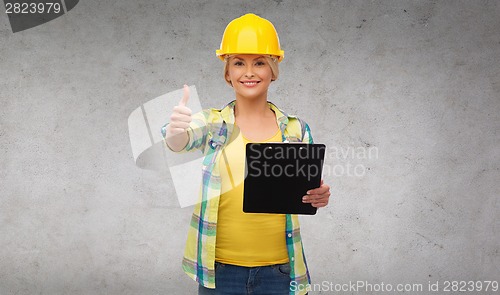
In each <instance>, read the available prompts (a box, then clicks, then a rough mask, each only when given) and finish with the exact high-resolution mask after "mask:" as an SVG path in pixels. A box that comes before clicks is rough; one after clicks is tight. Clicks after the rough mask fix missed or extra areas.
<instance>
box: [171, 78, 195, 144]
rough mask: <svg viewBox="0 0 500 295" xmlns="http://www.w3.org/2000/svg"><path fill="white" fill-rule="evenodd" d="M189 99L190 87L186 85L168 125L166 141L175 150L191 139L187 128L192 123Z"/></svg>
mask: <svg viewBox="0 0 500 295" xmlns="http://www.w3.org/2000/svg"><path fill="white" fill-rule="evenodd" d="M188 100H189V87H188V86H187V85H184V95H183V96H182V99H181V100H180V101H179V104H178V105H176V106H175V107H174V109H173V110H172V115H170V123H169V124H168V125H167V130H166V138H165V140H166V142H167V144H168V146H169V147H170V148H171V149H172V150H174V151H180V150H181V149H182V148H184V147H185V146H186V144H187V142H188V140H189V138H188V135H187V129H188V127H189V123H191V120H192V118H191V109H190V108H188V107H187V106H186V104H187V102H188Z"/></svg>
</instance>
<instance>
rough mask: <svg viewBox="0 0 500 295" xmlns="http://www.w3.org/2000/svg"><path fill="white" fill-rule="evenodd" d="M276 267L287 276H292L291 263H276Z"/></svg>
mask: <svg viewBox="0 0 500 295" xmlns="http://www.w3.org/2000/svg"><path fill="white" fill-rule="evenodd" d="M275 267H276V269H277V270H278V271H279V272H280V273H281V274H282V275H285V276H290V272H291V267H290V263H283V264H276V266H275Z"/></svg>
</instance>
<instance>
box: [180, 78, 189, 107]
mask: <svg viewBox="0 0 500 295" xmlns="http://www.w3.org/2000/svg"><path fill="white" fill-rule="evenodd" d="M188 100H189V86H187V85H186V84H184V94H183V96H182V98H181V101H179V105H180V106H183V107H184V106H186V104H187V102H188Z"/></svg>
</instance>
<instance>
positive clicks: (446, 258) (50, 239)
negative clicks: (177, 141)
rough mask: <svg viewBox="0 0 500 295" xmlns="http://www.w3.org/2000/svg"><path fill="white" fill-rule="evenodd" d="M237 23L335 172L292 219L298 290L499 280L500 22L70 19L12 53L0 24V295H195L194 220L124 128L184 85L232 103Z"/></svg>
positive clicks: (127, 5)
mask: <svg viewBox="0 0 500 295" xmlns="http://www.w3.org/2000/svg"><path fill="white" fill-rule="evenodd" d="M247 12H254V13H256V14H259V15H261V16H263V17H265V18H268V19H269V20H271V21H272V22H273V23H274V24H275V26H276V28H277V30H278V32H279V34H280V40H281V43H282V46H283V48H284V50H285V59H284V61H283V62H282V64H281V77H280V79H279V80H278V81H276V82H275V84H274V85H273V86H272V87H271V90H270V97H271V100H272V101H274V102H275V103H276V104H278V105H279V106H280V107H282V108H283V109H285V110H287V111H288V112H290V113H295V114H297V115H300V116H301V117H302V118H303V119H305V120H306V121H307V122H308V123H309V124H310V125H311V128H312V131H313V135H314V136H315V139H316V141H317V142H323V143H325V144H327V145H328V147H329V150H330V151H331V153H330V156H329V161H328V162H327V164H328V165H329V166H328V167H336V169H337V170H335V171H333V172H331V173H328V174H326V175H325V182H326V183H328V184H330V185H331V187H332V199H331V203H330V205H329V206H328V207H327V208H324V209H321V210H320V211H319V213H318V215H316V216H313V217H304V218H302V230H303V237H304V247H305V250H306V253H307V259H308V263H309V265H310V269H311V276H312V279H313V281H314V282H315V283H323V281H326V282H333V283H338V284H346V283H349V282H357V281H366V282H367V283H371V284H381V283H385V284H387V283H392V284H394V287H396V284H406V283H410V284H414V283H421V284H423V290H427V288H428V282H429V281H431V282H432V283H435V282H439V284H440V285H439V287H440V288H442V287H443V285H444V284H445V281H447V280H450V281H451V280H466V281H470V280H473V281H476V280H483V281H484V280H498V279H499V278H500V266H499V265H500V254H499V248H500V246H499V245H500V221H499V216H500V204H499V196H500V186H499V184H498V183H499V180H500V171H499V169H500V149H499V148H498V146H499V143H500V135H499V129H500V67H499V64H500V18H499V17H498V16H499V15H500V2H498V1H349V2H348V1H314V2H309V1H300V2H299V1H253V2H248V1H247V2H235V1H143V2H141V1H130V0H126V1H95V0H88V1H80V3H79V4H78V5H77V6H76V7H75V8H74V9H73V10H71V11H70V12H69V13H68V14H66V15H64V16H62V17H59V18H57V19H55V20H53V21H51V22H49V23H46V24H44V25H41V26H38V27H35V28H32V29H29V30H26V31H22V32H19V33H15V34H13V33H12V31H11V30H10V27H9V23H8V19H7V16H6V15H5V14H3V13H2V14H0V65H1V67H0V103H1V106H0V118H1V119H0V167H1V168H0V294H2V295H3V294H51V295H52V294H194V293H195V289H196V285H195V283H194V282H192V281H191V280H190V279H188V278H187V276H185V275H184V274H183V273H182V271H181V269H180V261H181V257H182V252H183V247H184V242H185V236H186V231H187V226H188V221H189V218H190V214H191V210H192V209H191V208H183V209H181V208H180V207H179V204H178V202H177V199H176V197H175V195H174V189H173V184H172V182H171V179H170V176H169V174H168V173H166V172H162V173H159V172H155V171H150V170H145V169H140V168H138V167H137V166H135V163H134V161H133V157H132V152H131V146H130V142H129V136H128V130H127V129H128V128H127V118H128V116H129V115H130V113H131V112H132V111H133V110H134V109H136V108H137V107H139V106H140V105H141V104H143V103H145V102H147V101H148V100H150V99H153V98H155V97H158V96H159V95H162V94H164V93H166V92H169V91H172V90H175V89H179V88H181V87H182V84H184V83H188V84H190V85H196V87H197V90H198V94H199V96H200V100H201V103H202V105H203V106H204V107H210V106H214V107H215V106H217V107H218V106H222V105H223V104H224V103H225V102H227V101H229V100H231V99H232V97H233V94H232V90H231V89H230V88H229V87H228V86H227V85H226V84H225V82H224V80H223V78H222V75H221V71H222V63H221V62H220V60H218V59H217V58H215V53H214V51H215V49H216V48H217V46H218V45H219V43H220V38H221V36H222V32H223V30H224V28H225V25H226V24H227V23H228V22H229V21H230V20H231V19H233V18H235V17H238V16H240V15H242V14H244V13H247ZM168 113H169V110H165V119H167V118H168ZM370 149H371V150H372V151H374V152H373V153H371V154H365V155H364V156H363V151H367V150H370ZM348 150H350V151H356V153H354V154H352V153H351V154H350V153H346V151H348ZM335 151H344V154H342V152H340V153H336V152H335ZM375 152H376V153H375ZM349 165H351V166H352V167H355V166H356V167H358V168H357V174H353V173H352V171H351V173H347V170H346V169H347V167H348V166H349ZM342 169H344V171H343V172H342ZM330 291H331V290H330ZM330 291H329V290H324V289H323V290H322V291H315V292H310V294H320V293H321V294H323V293H332V294H333V293H338V294H370V293H372V292H370V291H366V290H363V289H361V290H357V291H352V290H351V291H347V292H334V291H332V292H330ZM441 291H442V289H441ZM374 293H375V292H374ZM392 293H399V292H392ZM406 293H409V292H406ZM425 293H427V292H424V291H422V292H415V293H414V294H425ZM376 294H381V293H380V292H379V293H376ZM410 294H411V293H410ZM435 294H436V293H435Z"/></svg>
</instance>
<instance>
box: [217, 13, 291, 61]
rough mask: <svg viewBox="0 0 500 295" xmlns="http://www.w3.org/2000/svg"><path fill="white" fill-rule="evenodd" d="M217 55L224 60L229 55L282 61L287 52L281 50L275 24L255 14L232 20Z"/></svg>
mask: <svg viewBox="0 0 500 295" xmlns="http://www.w3.org/2000/svg"><path fill="white" fill-rule="evenodd" d="M215 54H216V55H217V56H218V57H219V58H220V59H221V60H224V56H225V55H228V54H263V55H274V56H276V57H277V58H278V61H281V60H282V59H283V57H284V55H285V52H284V51H283V50H281V48H280V40H279V38H278V33H277V32H276V29H275V28H274V26H273V24H272V23H271V22H270V21H268V20H267V19H265V18H262V17H260V16H257V15H255V14H253V13H248V14H245V15H243V16H241V17H239V18H237V19H234V20H232V21H231V22H230V23H229V24H228V25H227V27H226V30H225V31H224V35H223V36H222V42H221V43H220V49H217V50H216V51H215Z"/></svg>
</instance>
